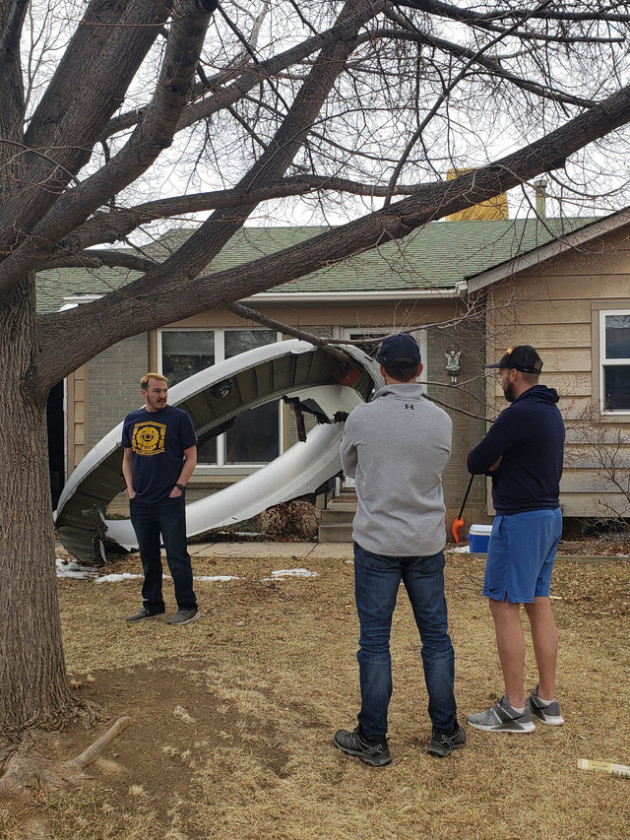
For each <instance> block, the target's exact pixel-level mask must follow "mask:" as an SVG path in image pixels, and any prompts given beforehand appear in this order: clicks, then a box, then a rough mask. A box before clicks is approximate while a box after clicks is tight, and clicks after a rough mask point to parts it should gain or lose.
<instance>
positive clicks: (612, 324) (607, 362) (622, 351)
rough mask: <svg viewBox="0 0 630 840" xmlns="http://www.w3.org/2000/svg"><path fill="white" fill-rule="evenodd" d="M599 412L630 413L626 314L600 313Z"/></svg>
mask: <svg viewBox="0 0 630 840" xmlns="http://www.w3.org/2000/svg"><path fill="white" fill-rule="evenodd" d="M600 319H601V320H600V330H599V335H600V363H601V387H602V394H601V399H602V410H603V411H604V412H606V413H609V412H610V413H617V412H619V413H620V412H630V311H628V310H603V311H601V312H600Z"/></svg>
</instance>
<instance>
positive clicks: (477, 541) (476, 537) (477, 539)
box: [468, 525, 492, 554]
mask: <svg viewBox="0 0 630 840" xmlns="http://www.w3.org/2000/svg"><path fill="white" fill-rule="evenodd" d="M491 531H492V525H471V526H470V531H469V532H468V547H469V550H470V553H471V554H485V553H486V552H487V551H488V543H489V542H490V532H491Z"/></svg>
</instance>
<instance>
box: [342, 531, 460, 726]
mask: <svg viewBox="0 0 630 840" xmlns="http://www.w3.org/2000/svg"><path fill="white" fill-rule="evenodd" d="M354 573H355V597H356V603H357V611H358V613H359V622H360V625H361V638H360V639H359V646H360V647H359V652H358V653H357V659H358V661H359V678H360V682H361V711H360V712H359V715H358V720H359V724H360V725H361V729H362V730H363V733H364V734H365V735H366V736H368V737H376V736H383V735H386V734H387V709H388V707H389V701H390V698H391V696H392V667H391V656H390V652H389V638H390V633H391V627H392V615H393V613H394V607H395V606H396V597H397V595H398V589H399V587H400V582H401V580H402V582H403V583H404V585H405V588H406V590H407V594H408V596H409V600H410V601H411V606H412V608H413V614H414V617H415V620H416V624H417V626H418V630H419V631H420V638H421V640H422V662H423V665H424V680H425V683H426V687H427V692H428V695H429V717H430V718H431V722H432V723H433V726H435V727H436V728H437V729H441V730H443V731H446V732H450V731H452V730H453V729H454V727H455V725H456V723H457V706H456V703H455V694H454V690H453V683H454V678H455V653H454V651H453V645H452V644H451V639H450V636H449V635H448V615H447V609H446V598H445V597H444V554H443V553H442V552H441V551H440V552H439V553H438V554H434V555H433V556H431V557H382V556H380V555H378V554H371V553H370V552H368V551H365V550H364V549H363V548H361V546H360V545H357V544H356V543H355V546H354Z"/></svg>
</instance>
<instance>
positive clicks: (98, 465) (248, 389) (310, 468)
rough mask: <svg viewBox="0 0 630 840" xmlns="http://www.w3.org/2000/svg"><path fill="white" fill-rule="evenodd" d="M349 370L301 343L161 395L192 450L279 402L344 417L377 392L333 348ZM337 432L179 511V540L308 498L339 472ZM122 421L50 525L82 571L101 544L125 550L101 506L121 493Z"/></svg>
mask: <svg viewBox="0 0 630 840" xmlns="http://www.w3.org/2000/svg"><path fill="white" fill-rule="evenodd" d="M343 349H344V350H345V351H346V353H348V354H349V355H350V356H351V357H352V358H353V360H354V361H355V362H356V365H355V366H354V367H350V368H348V367H347V366H343V365H342V364H341V363H340V362H339V361H338V360H337V359H336V358H335V357H333V356H332V355H331V354H329V353H326V352H325V351H324V350H321V349H319V348H316V347H314V346H313V345H312V344H309V343H308V342H304V341H298V340H291V341H282V342H278V343H277V344H272V345H268V346H266V347H262V348H256V349H254V350H250V351H248V352H246V353H242V354H240V355H238V356H235V357H234V358H232V359H228V360H226V361H224V362H220V363H219V364H217V365H213V366H212V367H209V368H206V370H203V371H201V372H200V373H198V374H195V375H194V376H191V377H190V378H189V379H186V380H184V381H183V382H181V383H179V384H178V385H174V386H173V387H172V388H170V389H169V403H170V405H176V406H178V407H179V408H183V409H185V410H186V411H188V413H189V414H190V416H191V418H192V421H193V424H194V427H195V430H196V432H197V435H198V437H199V439H200V442H203V441H204V440H208V439H209V438H211V437H213V436H214V435H216V434H219V433H220V432H221V431H222V430H223V429H224V428H225V427H226V424H229V423H230V421H232V420H233V418H235V417H237V416H238V415H239V414H241V413H243V412H245V411H248V410H249V409H251V408H255V407H256V406H258V405H263V404H265V403H268V402H272V401H274V400H277V399H280V398H282V397H285V398H288V399H290V400H291V399H295V398H297V399H298V400H299V401H300V402H304V401H306V400H310V401H311V402H313V403H315V404H316V405H317V406H318V407H319V409H321V412H322V414H323V415H324V416H325V417H326V418H328V420H329V421H332V420H333V419H334V415H335V414H336V413H337V412H345V413H347V412H349V411H350V410H351V409H352V408H353V407H354V406H355V405H357V404H358V403H360V402H362V401H365V400H366V399H368V398H369V396H370V394H371V392H372V390H373V389H374V387H375V386H377V387H378V386H380V385H381V384H382V380H381V376H380V372H379V368H378V365H377V364H376V362H374V360H373V359H372V358H371V357H370V356H368V355H367V354H366V353H364V352H363V351H362V350H359V349H358V348H354V347H352V346H348V347H344V348H343ZM342 430H343V426H342V424H341V423H334V424H331V425H328V424H326V425H319V426H317V427H316V428H315V429H313V431H312V432H310V433H309V435H308V436H307V438H306V441H303V442H299V443H297V444H295V445H294V446H292V447H291V448H290V449H289V450H288V451H287V452H285V453H283V454H282V455H280V456H279V457H278V458H276V459H275V460H274V461H272V462H271V463H270V464H268V465H267V466H265V467H263V468H261V469H260V470H258V471H257V472H256V473H254V474H252V475H250V476H248V477H247V478H245V479H242V480H241V481H239V482H238V483H237V484H235V485H232V486H230V487H227V488H225V489H224V490H221V491H219V492H217V493H214V494H212V495H210V496H207V497H206V498H204V499H200V500H199V501H196V502H192V503H190V504H189V505H187V508H186V515H187V533H188V535H189V536H194V535H195V534H199V533H203V532H204V531H208V530H211V529H212V528H218V527H223V526H225V525H227V524H233V523H235V522H239V521H242V520H244V519H248V518H250V517H252V516H254V515H255V514H256V513H260V512H261V511H262V510H264V509H265V508H267V507H270V506H272V505H274V504H279V503H280V502H284V501H289V500H290V499H294V498H297V497H298V496H302V495H305V494H308V493H312V492H314V491H315V490H316V489H317V488H318V487H320V486H321V485H322V484H323V483H325V481H327V480H328V479H329V478H331V477H332V476H334V475H336V474H337V473H338V472H339V471H340V469H341V465H340V461H339V441H340V438H341V434H342ZM121 437H122V422H121V423H120V424H119V425H118V426H116V428H115V429H112V431H111V432H109V433H108V434H107V435H106V436H105V437H104V438H103V439H102V440H101V441H99V443H98V444H97V445H96V446H95V447H94V448H93V449H92V450H91V451H90V452H89V453H88V454H87V455H86V456H85V458H84V459H83V460H82V461H81V463H80V464H79V465H78V467H77V468H76V470H75V471H74V472H73V474H72V475H71V476H70V479H69V480H68V483H67V484H66V486H65V488H64V490H63V493H62V494H61V497H60V499H59V504H58V508H57V511H56V514H55V525H56V528H57V531H58V533H59V537H60V539H61V541H62V542H63V544H64V547H65V548H66V549H67V550H68V551H69V552H70V553H71V554H73V555H75V556H76V557H79V558H81V559H83V560H86V561H88V562H93V561H94V560H95V559H103V560H104V559H105V553H104V547H103V537H104V536H105V535H107V537H108V538H110V539H112V540H114V541H115V542H117V543H118V544H120V545H121V546H123V547H126V548H133V547H135V544H136V543H135V535H134V533H133V528H132V527H131V523H130V522H129V521H128V520H107V519H106V518H105V513H106V510H107V507H108V505H109V504H110V502H111V501H112V500H113V499H114V498H115V497H116V496H117V495H118V494H119V493H120V492H122V491H123V490H124V488H125V483H124V479H123V477H122V470H121V464H122V446H121Z"/></svg>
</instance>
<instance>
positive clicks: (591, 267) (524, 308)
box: [487, 228, 630, 518]
mask: <svg viewBox="0 0 630 840" xmlns="http://www.w3.org/2000/svg"><path fill="white" fill-rule="evenodd" d="M629 288H630V240H629V238H628V230H627V228H625V229H622V230H620V231H616V232H615V233H613V234H608V235H606V236H602V237H600V238H598V239H597V240H594V241H593V242H590V243H588V244H587V245H585V246H581V247H580V248H579V250H577V249H576V250H574V251H569V252H567V253H566V254H564V255H563V256H559V257H555V258H554V259H552V260H548V261H547V262H545V263H542V264H540V265H539V266H537V267H536V268H534V269H529V270H528V271H526V272H522V273H520V274H519V275H518V277H517V278H513V279H510V280H505V281H502V282H501V283H497V284H495V285H494V286H492V287H490V289H489V290H488V293H487V303H488V338H487V352H488V356H489V357H490V358H493V359H497V358H499V357H500V356H501V354H502V353H503V352H505V349H506V347H508V346H509V345H515V344H531V345H533V346H534V347H536V349H537V350H538V352H539V354H540V356H541V358H542V359H543V363H544V368H543V375H542V377H541V382H543V383H544V384H545V385H548V386H550V387H553V388H556V389H557V391H558V393H559V394H560V397H561V400H560V407H561V410H562V412H563V416H564V418H565V422H566V425H567V445H566V449H565V468H564V475H563V479H562V484H561V504H562V508H563V512H564V514H565V516H571V517H583V518H592V517H606V516H607V515H610V513H611V512H615V513H618V514H620V515H624V516H627V515H630V510H629V509H628V503H627V499H624V498H623V497H622V496H621V495H620V494H619V492H618V490H617V489H616V488H615V487H614V486H613V484H612V483H611V481H610V479H609V477H607V476H606V475H605V471H604V469H603V461H604V460H605V459H606V458H610V457H612V458H613V459H614V460H615V461H616V463H617V465H618V467H619V468H620V469H621V468H623V467H628V466H629V465H630V415H625V416H624V415H617V416H611V415H606V414H602V413H601V411H600V409H599V393H598V385H599V349H598V335H597V334H596V333H597V329H596V325H597V318H598V314H597V313H598V312H599V310H601V309H606V308H613V309H614V308H630V297H628V289H629ZM487 400H488V408H489V410H490V411H494V412H496V410H500V408H501V407H502V406H501V401H502V395H501V394H500V389H499V386H498V383H497V380H496V379H489V380H488V388H487ZM587 437H588V439H587ZM488 512H491V507H490V503H489V507H488Z"/></svg>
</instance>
